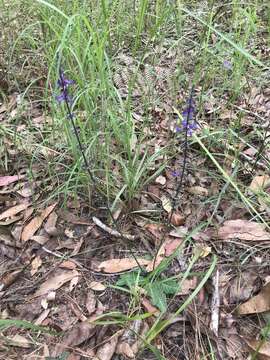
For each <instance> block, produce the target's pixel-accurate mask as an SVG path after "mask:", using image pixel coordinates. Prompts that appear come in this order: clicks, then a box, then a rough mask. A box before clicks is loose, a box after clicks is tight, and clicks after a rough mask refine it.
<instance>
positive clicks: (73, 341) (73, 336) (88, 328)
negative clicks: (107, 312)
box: [52, 321, 96, 357]
mask: <svg viewBox="0 0 270 360" xmlns="http://www.w3.org/2000/svg"><path fill="white" fill-rule="evenodd" d="M95 332H96V325H93V324H90V323H89V322H88V321H84V322H81V323H79V324H76V325H75V326H74V327H73V328H72V329H71V330H70V331H69V332H68V333H67V334H66V335H65V339H64V340H63V342H62V343H61V344H57V345H56V347H55V349H54V351H53V352H52V356H54V357H56V356H59V355H60V354H61V353H62V352H63V351H64V350H65V349H66V348H67V347H72V346H77V345H80V344H81V343H83V342H84V341H86V340H87V339H89V338H90V337H92V336H93V335H95Z"/></svg>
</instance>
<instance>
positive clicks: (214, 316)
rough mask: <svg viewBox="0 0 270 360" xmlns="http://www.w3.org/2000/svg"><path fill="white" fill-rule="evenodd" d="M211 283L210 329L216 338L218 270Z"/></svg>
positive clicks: (218, 299)
mask: <svg viewBox="0 0 270 360" xmlns="http://www.w3.org/2000/svg"><path fill="white" fill-rule="evenodd" d="M212 283H213V289H214V290H213V295H212V301H211V323H210V328H211V330H212V331H213V333H214V334H215V336H216V337H218V328H219V307H220V293H219V270H218V269H217V271H216V273H215V275H214V276H213V278H212Z"/></svg>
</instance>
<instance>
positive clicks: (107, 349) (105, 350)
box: [96, 334, 119, 360]
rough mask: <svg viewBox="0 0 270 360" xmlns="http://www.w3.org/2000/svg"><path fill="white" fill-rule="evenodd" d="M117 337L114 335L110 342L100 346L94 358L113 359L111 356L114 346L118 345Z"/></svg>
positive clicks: (99, 359)
mask: <svg viewBox="0 0 270 360" xmlns="http://www.w3.org/2000/svg"><path fill="white" fill-rule="evenodd" d="M118 338H119V335H117V334H116V335H114V336H113V337H112V338H111V340H110V341H108V342H107V343H106V344H104V345H102V346H100V347H99V348H98V350H97V353H96V358H97V359H98V360H111V358H112V357H113V354H114V352H115V349H116V345H117V343H118Z"/></svg>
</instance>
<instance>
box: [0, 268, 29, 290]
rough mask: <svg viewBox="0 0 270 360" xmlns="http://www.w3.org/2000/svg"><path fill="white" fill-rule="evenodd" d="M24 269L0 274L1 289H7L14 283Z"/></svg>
mask: <svg viewBox="0 0 270 360" xmlns="http://www.w3.org/2000/svg"><path fill="white" fill-rule="evenodd" d="M22 271H23V270H21V269H20V270H14V271H12V272H7V273H4V274H2V275H1V276H0V291H2V290H5V289H7V288H8V287H9V286H10V285H12V284H13V283H14V282H15V281H16V280H17V279H18V278H19V276H20V275H21V273H22Z"/></svg>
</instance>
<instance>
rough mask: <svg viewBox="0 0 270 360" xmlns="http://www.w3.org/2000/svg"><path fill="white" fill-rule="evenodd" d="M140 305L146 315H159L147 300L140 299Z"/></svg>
mask: <svg viewBox="0 0 270 360" xmlns="http://www.w3.org/2000/svg"><path fill="white" fill-rule="evenodd" d="M142 305H143V307H144V308H145V310H146V311H147V312H148V313H150V314H153V315H156V316H157V315H159V314H160V311H159V310H158V309H157V308H156V307H155V306H154V305H152V304H151V302H150V301H149V300H148V299H147V298H143V299H142Z"/></svg>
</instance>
